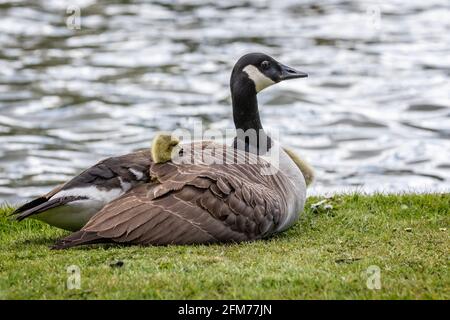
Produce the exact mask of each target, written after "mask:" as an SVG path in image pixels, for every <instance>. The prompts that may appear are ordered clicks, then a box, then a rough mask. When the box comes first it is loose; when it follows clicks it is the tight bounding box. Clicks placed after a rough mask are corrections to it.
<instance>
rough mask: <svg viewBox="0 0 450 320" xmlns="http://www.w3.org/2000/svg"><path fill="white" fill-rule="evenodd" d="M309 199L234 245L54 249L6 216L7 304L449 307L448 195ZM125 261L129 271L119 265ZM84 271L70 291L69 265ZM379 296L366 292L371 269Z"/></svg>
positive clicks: (35, 225) (33, 224)
mask: <svg viewBox="0 0 450 320" xmlns="http://www.w3.org/2000/svg"><path fill="white" fill-rule="evenodd" d="M322 199H324V198H317V197H313V198H310V199H309V200H308V204H307V206H306V210H305V212H304V214H303V215H302V218H301V219H300V221H299V222H298V223H297V224H296V225H295V226H294V227H292V228H291V229H289V230H288V231H287V232H285V233H283V234H281V235H278V236H275V237H273V238H271V239H268V240H264V241H257V242H253V243H243V244H233V245H210V246H168V247H138V246H131V247H114V246H96V247H93V248H77V249H71V250H66V251H52V250H49V249H48V246H49V245H51V244H52V243H53V242H54V241H55V240H56V239H58V238H60V237H62V236H64V235H66V234H68V233H67V232H66V231H62V230H59V229H56V228H52V227H50V226H48V225H46V224H44V223H40V222H38V221H33V220H29V221H24V222H21V223H18V222H14V221H11V220H10V219H8V218H7V217H6V214H7V213H8V212H9V209H7V208H4V209H2V210H1V211H2V213H1V214H0V298H1V299H67V298H69V299H142V298H146V299H305V298H306V299H311V298H312V299H449V298H450V277H449V234H448V232H449V231H448V227H449V222H450V221H449V220H450V214H449V210H450V195H449V194H445V195H444V194H442V195H433V194H427V195H374V196H362V195H358V194H354V195H345V196H334V197H333V198H330V199H326V201H325V203H322V204H321V205H319V206H312V204H314V203H317V202H318V201H320V200H322ZM117 261H122V262H123V265H122V266H117V265H116V266H114V263H115V262H117ZM70 265H77V266H79V268H80V270H81V289H74V290H68V289H67V287H66V279H67V277H68V273H67V267H68V266H70ZM373 265H375V266H378V267H379V268H380V270H381V289H379V290H370V289H368V288H367V285H366V281H367V268H368V267H369V266H373Z"/></svg>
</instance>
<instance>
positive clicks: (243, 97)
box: [230, 74, 271, 153]
mask: <svg viewBox="0 0 450 320" xmlns="http://www.w3.org/2000/svg"><path fill="white" fill-rule="evenodd" d="M230 87H231V99H232V104H233V120H234V125H235V127H236V131H237V136H236V138H235V141H234V146H235V147H237V140H238V139H240V138H241V140H243V141H244V142H245V150H246V151H249V150H250V149H254V148H256V151H257V152H258V153H260V152H265V151H267V150H268V149H270V147H271V141H270V138H269V137H268V136H267V135H266V134H265V132H264V129H263V127H262V124H261V119H260V116H259V109H258V100H257V98H256V89H255V85H254V83H253V81H251V80H250V79H248V77H243V76H242V75H239V76H235V75H234V74H233V75H232V76H231V83H230ZM253 133H255V134H256V139H250V138H249V137H250V136H251V135H252V134H253ZM242 134H244V138H243V139H242V137H240V135H242ZM261 139H263V140H265V141H262V140H261ZM262 142H264V143H262ZM262 146H264V149H265V150H260V149H261V147H262ZM252 147H253V148H252Z"/></svg>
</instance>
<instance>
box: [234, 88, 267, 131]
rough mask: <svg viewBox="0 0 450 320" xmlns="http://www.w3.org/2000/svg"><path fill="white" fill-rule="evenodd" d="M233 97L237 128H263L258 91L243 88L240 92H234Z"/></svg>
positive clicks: (245, 129)
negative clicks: (257, 96)
mask: <svg viewBox="0 0 450 320" xmlns="http://www.w3.org/2000/svg"><path fill="white" fill-rule="evenodd" d="M242 89H244V90H242ZM231 97H232V100H233V120H234V125H235V127H236V129H241V130H244V131H247V130H249V129H253V130H256V131H257V132H259V130H263V127H262V124H261V119H260V117H259V109H258V100H257V98H256V93H252V92H251V90H245V88H241V90H239V91H238V92H232V95H231Z"/></svg>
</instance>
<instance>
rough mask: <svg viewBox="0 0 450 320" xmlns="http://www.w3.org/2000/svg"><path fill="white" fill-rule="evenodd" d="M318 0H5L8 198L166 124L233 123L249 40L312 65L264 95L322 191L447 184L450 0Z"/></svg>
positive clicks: (3, 129) (1, 136)
mask: <svg viewBox="0 0 450 320" xmlns="http://www.w3.org/2000/svg"><path fill="white" fill-rule="evenodd" d="M320 3H321V4H317V1H290V0H286V1H256V0H255V1H200V0H187V1H169V0H165V1H154V2H138V1H89V0H83V1H60V0H52V1H48V0H46V1H43V0H42V1H0V198H1V199H3V200H8V201H18V200H24V199H27V198H30V197H32V196H35V195H37V194H39V193H42V192H46V191H48V190H49V189H50V187H51V186H54V185H56V184H58V183H60V182H63V181H65V180H67V179H69V178H70V177H72V176H73V175H75V174H77V173H78V172H80V171H81V170H82V169H83V168H86V167H88V166H90V165H92V164H94V163H95V162H96V161H98V160H99V159H101V158H104V157H108V156H111V155H118V154H123V153H127V152H130V151H132V150H135V149H139V148H144V147H148V146H149V144H150V141H151V138H152V137H153V135H154V133H155V132H156V131H159V130H172V129H175V128H178V127H180V126H181V127H187V128H189V127H190V126H191V125H192V124H193V123H195V122H196V121H199V120H201V121H203V124H204V127H205V128H214V129H226V128H232V125H233V124H232V121H231V108H230V96H229V89H228V79H229V75H230V71H231V68H232V66H233V64H234V62H235V61H236V59H237V58H238V57H240V56H241V55H242V54H244V53H247V52H250V51H262V52H266V53H268V54H270V55H273V56H274V57H276V58H277V59H278V60H280V61H282V62H284V63H286V64H289V65H292V66H295V67H298V68H299V69H300V70H303V71H306V72H308V73H309V75H310V77H309V78H307V79H302V80H297V81H291V82H286V83H283V84H280V85H277V86H274V87H272V88H270V89H268V90H265V91H264V92H262V93H261V94H260V95H259V101H260V105H261V106H262V107H261V113H262V118H263V119H262V120H263V123H264V125H265V127H266V128H272V129H279V130H281V134H282V137H281V141H282V143H284V144H286V145H291V146H293V147H294V148H295V149H296V150H298V151H299V152H300V153H301V154H302V155H303V156H304V157H305V158H307V159H308V160H309V161H310V162H311V163H312V164H313V165H314V166H315V167H316V169H317V176H318V179H317V182H316V184H315V187H314V189H313V192H316V193H322V192H328V191H336V190H338V191H348V190H351V189H355V188H356V189H358V190H365V191H374V190H384V191H395V192H396V191H412V190H421V191H437V190H441V191H442V190H444V191H449V190H450V40H449V34H450V3H449V1H448V0H431V1H418V0H414V1H399V0H397V1H343V0H330V1H321V2H320ZM69 5H76V6H79V8H80V9H81V29H79V30H71V29H70V28H68V27H67V25H66V19H67V13H66V9H67V7H68V6H69Z"/></svg>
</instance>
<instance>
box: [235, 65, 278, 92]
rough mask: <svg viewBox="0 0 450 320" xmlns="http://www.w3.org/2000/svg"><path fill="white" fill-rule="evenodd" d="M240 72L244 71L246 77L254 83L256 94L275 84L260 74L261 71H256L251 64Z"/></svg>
mask: <svg viewBox="0 0 450 320" xmlns="http://www.w3.org/2000/svg"><path fill="white" fill-rule="evenodd" d="M242 70H243V71H245V73H247V74H248V77H249V78H250V79H252V81H253V82H254V83H255V88H256V92H260V91H261V90H262V89H264V88H267V87H269V86H271V85H273V84H274V83H275V82H274V81H272V79H270V78H268V77H266V76H265V75H264V74H262V73H261V71H259V70H258V68H256V67H255V66H253V65H251V64H249V65H248V66H246V67H245V68H244V69H242Z"/></svg>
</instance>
